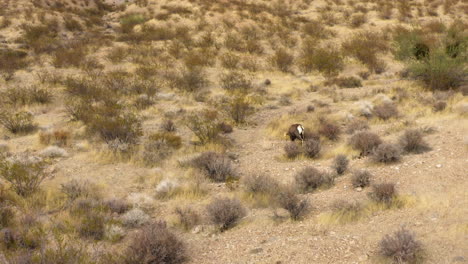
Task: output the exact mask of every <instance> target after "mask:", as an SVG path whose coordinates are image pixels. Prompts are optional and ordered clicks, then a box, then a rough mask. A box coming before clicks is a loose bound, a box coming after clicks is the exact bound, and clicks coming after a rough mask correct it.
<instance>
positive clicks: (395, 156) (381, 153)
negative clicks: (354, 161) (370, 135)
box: [372, 143, 402, 163]
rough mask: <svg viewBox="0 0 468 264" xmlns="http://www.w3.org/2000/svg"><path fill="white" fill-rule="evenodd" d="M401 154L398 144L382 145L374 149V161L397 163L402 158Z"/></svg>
mask: <svg viewBox="0 0 468 264" xmlns="http://www.w3.org/2000/svg"><path fill="white" fill-rule="evenodd" d="M401 152H402V151H401V147H400V146H399V145H398V144H390V143H382V144H380V145H379V146H377V147H376V148H375V149H374V152H373V153H372V159H373V160H374V161H375V162H383V163H392V162H397V161H399V160H400V158H401Z"/></svg>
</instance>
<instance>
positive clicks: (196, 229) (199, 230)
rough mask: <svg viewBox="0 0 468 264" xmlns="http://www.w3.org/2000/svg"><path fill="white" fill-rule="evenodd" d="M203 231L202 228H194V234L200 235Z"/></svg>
mask: <svg viewBox="0 0 468 264" xmlns="http://www.w3.org/2000/svg"><path fill="white" fill-rule="evenodd" d="M201 231H202V227H201V226H196V227H195V228H193V230H192V234H198V233H200V232H201Z"/></svg>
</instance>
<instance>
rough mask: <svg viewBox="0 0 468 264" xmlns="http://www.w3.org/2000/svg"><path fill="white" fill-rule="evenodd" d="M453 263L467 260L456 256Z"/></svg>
mask: <svg viewBox="0 0 468 264" xmlns="http://www.w3.org/2000/svg"><path fill="white" fill-rule="evenodd" d="M452 262H465V258H464V257H462V256H456V257H454V258H453V259H452Z"/></svg>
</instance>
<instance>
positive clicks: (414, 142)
mask: <svg viewBox="0 0 468 264" xmlns="http://www.w3.org/2000/svg"><path fill="white" fill-rule="evenodd" d="M399 143H400V145H401V147H402V148H403V150H404V151H405V152H408V153H422V152H425V151H427V150H429V149H430V147H429V145H428V144H427V143H426V142H425V141H424V139H423V133H422V132H421V131H420V130H417V129H408V130H405V132H404V133H403V135H401V136H400V138H399Z"/></svg>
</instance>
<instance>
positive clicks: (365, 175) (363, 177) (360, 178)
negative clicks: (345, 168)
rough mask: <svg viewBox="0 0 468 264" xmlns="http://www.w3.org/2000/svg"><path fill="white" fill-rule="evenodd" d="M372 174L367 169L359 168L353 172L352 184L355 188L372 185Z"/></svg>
mask: <svg viewBox="0 0 468 264" xmlns="http://www.w3.org/2000/svg"><path fill="white" fill-rule="evenodd" d="M371 177H372V174H371V173H370V172H369V171H366V170H358V171H355V172H354V173H353V177H352V178H351V184H352V185H353V187H354V188H359V187H360V188H364V187H367V186H369V185H370V182H371Z"/></svg>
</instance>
